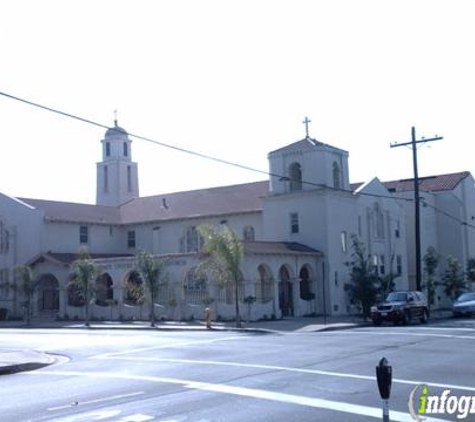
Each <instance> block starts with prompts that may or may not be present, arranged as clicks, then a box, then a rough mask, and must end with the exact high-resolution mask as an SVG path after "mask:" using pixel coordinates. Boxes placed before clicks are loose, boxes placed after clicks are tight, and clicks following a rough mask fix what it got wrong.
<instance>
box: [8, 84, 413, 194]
mask: <svg viewBox="0 0 475 422" xmlns="http://www.w3.org/2000/svg"><path fill="white" fill-rule="evenodd" d="M0 95H2V96H4V97H7V98H9V99H11V100H15V101H19V102H21V103H24V104H27V105H30V106H32V107H36V108H40V109H42V110H46V111H49V112H51V113H55V114H59V115H61V116H64V117H68V118H71V119H74V120H78V121H80V122H83V123H87V124H90V125H93V126H96V127H100V128H103V129H110V126H108V125H105V124H103V123H99V122H96V121H94V120H91V119H88V118H84V117H81V116H77V115H75V114H71V113H68V112H65V111H62V110H58V109H55V108H52V107H48V106H45V105H42V104H39V103H36V102H33V101H30V100H26V99H24V98H20V97H17V96H14V95H11V94H7V93H5V92H1V91H0ZM128 135H129V136H131V137H133V138H136V139H140V140H142V141H146V142H150V143H153V144H156V145H159V146H161V147H164V148H168V149H172V150H175V151H179V152H182V153H185V154H189V155H193V156H195V157H198V158H204V159H207V160H211V161H215V162H218V163H220V164H225V165H229V166H233V167H237V168H240V169H242V170H248V171H252V172H255V173H260V174H264V175H266V176H272V177H275V178H277V179H278V180H279V181H292V179H291V178H289V177H288V176H283V175H281V174H276V173H270V172H268V171H264V170H260V169H256V168H253V167H249V166H247V165H243V164H240V163H235V162H233V161H228V160H224V159H222V158H219V157H214V156H211V155H207V154H203V153H200V152H197V151H192V150H189V149H186V148H181V147H178V146H176V145H172V144H168V143H165V142H161V141H157V140H156V139H152V138H149V137H146V136H142V135H137V134H134V133H129V132H128ZM300 182H301V183H302V184H306V185H309V186H314V187H318V188H321V189H322V190H323V189H326V190H330V191H334V192H341V193H346V194H352V195H353V194H354V191H352V190H347V189H342V188H335V187H332V186H327V185H325V184H322V183H315V182H309V181H306V180H301V181H300ZM358 195H362V196H370V197H375V198H386V199H393V200H401V201H412V199H409V198H402V197H395V196H392V195H381V194H373V193H368V192H358Z"/></svg>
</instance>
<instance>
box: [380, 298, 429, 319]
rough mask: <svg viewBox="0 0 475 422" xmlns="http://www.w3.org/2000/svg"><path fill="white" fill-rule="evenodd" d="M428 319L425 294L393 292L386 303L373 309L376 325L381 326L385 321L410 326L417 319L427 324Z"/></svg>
mask: <svg viewBox="0 0 475 422" xmlns="http://www.w3.org/2000/svg"><path fill="white" fill-rule="evenodd" d="M428 318H429V309H428V307H427V300H426V298H425V296H424V294H423V293H421V292H417V291H401V292H391V293H389V294H388V296H387V297H386V299H385V300H384V302H382V303H379V304H377V305H375V306H372V307H371V319H372V321H373V324H374V325H381V323H382V322H383V321H392V322H393V323H394V324H401V323H402V324H408V323H409V322H411V321H413V320H416V319H418V320H420V322H422V323H425V322H427V319H428Z"/></svg>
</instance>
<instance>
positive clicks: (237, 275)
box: [198, 225, 244, 328]
mask: <svg viewBox="0 0 475 422" xmlns="http://www.w3.org/2000/svg"><path fill="white" fill-rule="evenodd" d="M198 232H199V234H200V235H201V236H202V237H203V240H204V245H203V248H202V252H203V253H204V254H205V259H204V261H203V263H202V264H201V268H202V269H205V270H207V271H209V272H210V273H212V274H213V275H214V277H216V279H217V280H218V283H219V285H220V286H225V285H231V286H233V290H234V301H235V303H234V305H235V310H236V327H238V328H240V327H241V315H240V311H239V281H240V280H241V271H240V266H241V262H242V260H243V259H244V248H243V246H242V243H241V241H240V240H239V239H238V236H237V234H236V232H235V231H233V230H232V229H230V228H229V227H227V226H225V227H223V228H222V229H217V228H216V227H213V226H209V225H202V226H199V227H198Z"/></svg>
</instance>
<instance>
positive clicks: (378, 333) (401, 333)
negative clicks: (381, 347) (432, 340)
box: [322, 330, 475, 340]
mask: <svg viewBox="0 0 475 422" xmlns="http://www.w3.org/2000/svg"><path fill="white" fill-rule="evenodd" d="M332 333H335V331H327V332H324V333H322V334H325V335H328V334H332ZM348 334H350V335H351V334H369V335H373V336H382V335H384V336H389V335H390V336H413V337H437V338H451V339H463V340H475V336H459V335H455V334H434V333H416V332H414V331H398V330H394V331H380V330H375V331H364V330H346V331H345V335H348Z"/></svg>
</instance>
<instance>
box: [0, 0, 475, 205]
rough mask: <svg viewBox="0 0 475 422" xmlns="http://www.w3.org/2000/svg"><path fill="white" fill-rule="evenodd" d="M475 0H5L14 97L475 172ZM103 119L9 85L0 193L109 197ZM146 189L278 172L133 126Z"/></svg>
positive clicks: (270, 145)
mask: <svg viewBox="0 0 475 422" xmlns="http://www.w3.org/2000/svg"><path fill="white" fill-rule="evenodd" d="M474 19H475V2H474V1H472V0H456V1H454V0H397V1H389V0H238V1H237V0H101V1H97V0H80V1H77V0H68V1H64V0H57V1H53V0H41V1H37V0H15V1H8V0H0V46H1V66H0V93H5V94H9V95H13V96H16V97H20V98H23V99H26V100H29V101H32V102H35V103H39V104H42V105H45V106H48V107H51V108H55V109H59V110H61V111H64V112H67V113H70V114H73V115H77V116H80V117H83V118H85V119H89V120H92V121H95V122H98V123H100V124H103V125H110V126H112V125H113V121H114V110H117V118H118V123H119V125H120V126H121V127H123V128H125V129H126V130H127V131H128V132H129V133H133V134H137V135H140V136H144V137H147V138H150V139H153V140H156V141H157V142H160V143H166V144H170V145H174V146H178V147H180V148H183V149H188V150H192V151H196V152H199V153H202V154H205V155H211V156H214V157H219V158H221V159H224V160H228V161H232V162H235V163H238V164H242V165H245V166H247V167H251V168H255V169H257V170H261V171H263V172H265V171H267V170H268V161H267V154H268V153H269V152H270V151H273V150H275V149H278V148H281V147H283V146H285V145H287V144H290V143H292V142H295V141H297V140H300V139H302V138H304V137H305V126H304V125H303V124H302V121H303V120H304V118H305V117H307V116H308V118H309V119H310V120H311V123H310V126H309V131H310V136H311V137H313V138H315V139H317V140H319V141H321V142H324V143H326V144H330V145H333V146H335V147H338V148H341V149H344V150H347V151H348V152H349V154H350V155H349V160H350V161H349V167H350V181H351V182H364V181H368V180H371V179H372V178H374V177H378V178H379V179H380V180H383V181H384V180H394V179H405V178H410V177H412V175H413V170H412V153H411V150H410V149H409V148H408V147H400V148H390V144H391V143H395V142H399V143H404V142H409V141H410V140H411V127H412V126H414V127H415V128H416V135H417V138H418V139H420V138H422V137H423V136H424V137H425V138H431V137H434V136H435V135H438V136H443V140H440V141H437V142H430V143H426V144H423V145H420V147H419V149H418V157H419V175H420V176H429V175H435V174H445V173H452V172H459V171H470V172H472V174H475V159H474V158H475V155H474V154H473V153H474V148H473V147H472V145H473V143H474V139H473V138H474V136H475V133H474V130H473V125H472V122H473V121H474V117H475V115H474V105H475V104H474V103H475V59H474V58H473V57H474V56H473V51H474V43H475V41H474V40H475V25H473V21H474ZM104 133H105V129H103V128H100V127H96V126H92V125H89V124H86V123H83V122H80V121H77V120H74V119H70V118H67V117H64V116H60V115H57V114H54V113H50V112H48V111H45V110H41V109H38V108H35V107H32V106H29V105H26V104H24V103H21V102H18V101H15V100H12V99H11V98H8V97H5V96H3V95H0V147H1V150H0V151H1V152H0V154H1V155H0V157H1V161H0V192H1V193H4V194H7V195H10V196H17V197H26V198H42V199H52V200H60V201H70V202H84V203H94V202H95V195H96V163H97V162H98V161H100V160H101V159H102V158H101V152H102V151H101V143H100V141H101V140H102V139H103V137H104ZM132 158H133V160H134V161H136V162H138V164H139V178H140V194H141V196H149V195H154V194H160V193H167V192H176V191H181V190H192V189H201V188H207V187H213V186H222V185H231V184H238V183H246V182H252V181H258V180H264V179H266V175H265V174H262V173H259V172H252V171H249V170H243V169H239V168H237V167H233V166H228V165H224V164H218V163H216V162H213V161H209V160H206V159H203V158H197V157H195V156H190V155H187V154H184V153H182V152H177V151H174V150H171V149H167V148H164V147H162V146H160V145H157V144H154V143H151V142H145V141H142V140H139V139H134V141H133V144H132Z"/></svg>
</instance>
